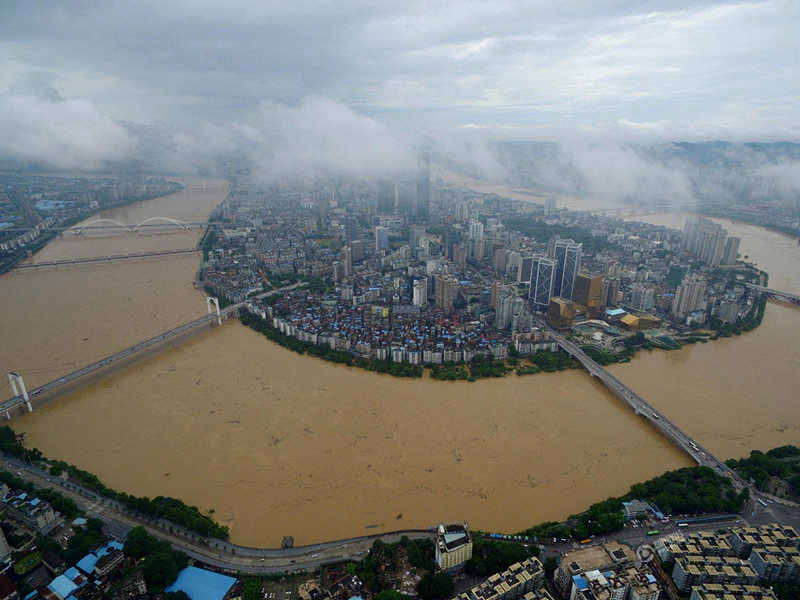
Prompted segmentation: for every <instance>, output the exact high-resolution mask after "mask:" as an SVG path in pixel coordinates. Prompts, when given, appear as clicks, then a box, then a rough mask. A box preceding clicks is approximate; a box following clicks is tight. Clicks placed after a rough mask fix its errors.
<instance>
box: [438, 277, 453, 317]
mask: <svg viewBox="0 0 800 600" xmlns="http://www.w3.org/2000/svg"><path fill="white" fill-rule="evenodd" d="M456 294H458V279H456V278H455V277H453V276H452V275H437V276H436V284H435V289H434V298H435V301H436V306H439V307H441V308H444V309H450V308H453V305H454V304H455V302H456Z"/></svg>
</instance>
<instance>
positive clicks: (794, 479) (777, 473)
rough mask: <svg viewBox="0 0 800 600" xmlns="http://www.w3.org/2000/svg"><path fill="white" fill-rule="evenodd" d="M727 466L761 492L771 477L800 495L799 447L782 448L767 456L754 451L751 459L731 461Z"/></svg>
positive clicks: (771, 451) (770, 452)
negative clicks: (779, 480)
mask: <svg viewBox="0 0 800 600" xmlns="http://www.w3.org/2000/svg"><path fill="white" fill-rule="evenodd" d="M727 464H728V466H729V467H732V468H733V469H736V472H737V473H739V475H741V476H742V478H743V479H745V480H750V481H752V482H753V483H754V485H755V486H756V487H757V488H758V489H760V490H763V489H764V488H765V487H766V485H767V483H769V480H770V478H771V477H778V478H780V479H783V480H784V481H786V482H787V483H788V484H789V485H790V486H791V487H792V489H793V490H794V492H795V493H796V494H800V448H798V447H797V446H780V447H778V448H773V449H772V450H770V451H769V452H767V453H766V454H764V453H763V452H759V451H758V450H753V451H752V452H751V453H750V457H749V458H743V459H741V460H736V459H731V460H729V461H727Z"/></svg>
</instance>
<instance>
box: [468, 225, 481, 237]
mask: <svg viewBox="0 0 800 600" xmlns="http://www.w3.org/2000/svg"><path fill="white" fill-rule="evenodd" d="M469 239H471V240H482V239H483V223H481V222H480V221H472V222H471V223H470V224H469Z"/></svg>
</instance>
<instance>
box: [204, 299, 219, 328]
mask: <svg viewBox="0 0 800 600" xmlns="http://www.w3.org/2000/svg"><path fill="white" fill-rule="evenodd" d="M206 304H207V305H208V314H212V313H213V312H214V309H216V311H217V323H218V324H219V325H222V315H221V314H220V313H219V299H218V298H213V297H212V296H207V297H206Z"/></svg>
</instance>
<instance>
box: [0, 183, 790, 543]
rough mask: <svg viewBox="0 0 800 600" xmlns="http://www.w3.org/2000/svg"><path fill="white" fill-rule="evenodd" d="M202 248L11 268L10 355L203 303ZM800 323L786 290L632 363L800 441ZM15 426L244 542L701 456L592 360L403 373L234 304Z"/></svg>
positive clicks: (398, 523)
mask: <svg viewBox="0 0 800 600" xmlns="http://www.w3.org/2000/svg"><path fill="white" fill-rule="evenodd" d="M224 195H225V192H224V190H219V191H208V190H207V191H203V190H202V189H190V190H185V191H184V192H182V193H180V194H177V195H174V196H170V197H167V198H164V199H160V200H152V201H148V202H147V203H141V204H137V205H134V206H130V207H126V208H123V209H119V210H118V211H113V212H112V214H111V215H108V216H112V217H113V218H117V219H119V220H122V221H125V222H134V221H135V222H139V221H141V220H143V219H144V218H147V217H150V216H169V217H173V218H177V219H181V220H186V221H200V220H203V219H204V218H205V216H206V215H207V214H208V212H209V211H210V209H211V208H212V207H213V206H214V205H215V204H217V203H218V202H220V201H221V200H222V198H223V197H224ZM129 211H133V212H129ZM181 211H183V212H181ZM200 215H202V216H200ZM136 219H138V220H136ZM681 226H682V223H681ZM729 229H731V228H729ZM756 232H757V233H758V232H760V233H759V235H762V236H763V239H764V241H763V244H762V245H757V244H754V243H753V244H752V247H751V242H750V241H749V239H748V238H746V237H745V236H744V235H742V244H741V250H740V251H741V252H743V253H749V254H750V256H751V259H752V260H756V261H757V262H758V263H759V266H761V267H762V268H765V269H766V270H768V271H769V272H770V273H771V275H772V278H771V280H770V283H771V284H773V285H776V286H778V285H779V282H781V281H785V282H787V285H786V287H787V289H792V288H790V287H789V283H790V282H792V281H793V282H795V283H794V285H795V287H796V286H797V285H798V283H796V282H800V277H797V273H796V271H794V270H793V269H795V270H796V269H797V268H798V264H799V263H800V261H799V260H798V258H800V256H797V255H795V254H792V252H793V249H783V250H779V249H778V248H779V247H780V248H782V247H783V246H782V244H783V242H784V238H782V237H781V236H778V235H777V234H772V233H769V232H766V233H765V232H764V231H763V230H760V229H757V228H756ZM731 234H732V235H734V234H737V233H735V232H734V231H731ZM197 235H198V233H197V232H181V233H175V234H163V235H158V236H136V235H130V234H116V235H114V236H112V235H104V236H102V237H96V236H93V237H92V238H91V239H89V238H87V239H74V238H73V239H71V238H68V237H64V238H61V239H58V240H56V241H54V242H53V243H52V244H51V245H50V246H48V248H46V249H45V250H44V251H43V252H42V253H40V254H39V255H37V256H36V257H35V258H36V260H55V259H58V258H63V257H67V256H102V255H108V254H117V253H123V252H130V251H131V250H129V249H128V250H120V248H122V247H123V246H124V247H125V248H133V247H134V246H136V247H137V248H138V247H139V245H141V247H142V249H145V248H146V249H161V248H166V247H174V248H181V247H190V246H192V245H193V244H194V243H195V242H196V238H197ZM192 236H194V237H192ZM134 239H135V240H136V241H132V240H134ZM148 244H154V245H156V246H157V247H158V248H154V247H153V245H148ZM784 251H785V252H786V253H787V254H782V252H784ZM198 260H199V258H198V257H196V256H193V255H188V256H181V257H175V258H160V259H154V260H146V261H129V262H126V263H116V264H107V265H106V264H104V265H94V266H85V267H80V268H67V269H52V270H44V269H43V270H41V271H38V272H29V273H10V274H7V275H4V276H3V277H0V298H2V300H3V307H4V317H3V320H2V322H0V336H2V339H3V340H4V344H3V345H2V348H0V358H2V364H3V365H6V366H7V367H8V368H9V369H12V368H13V369H16V370H18V371H20V372H21V373H22V374H23V375H24V376H25V378H26V381H27V382H28V385H29V387H32V386H33V385H36V384H37V383H42V382H44V381H47V380H50V379H52V378H54V377H55V376H57V375H58V374H60V373H63V372H66V371H70V370H72V368H74V367H75V366H77V365H78V364H83V363H85V362H88V361H89V360H91V359H92V358H96V357H99V356H102V355H105V354H108V353H110V352H113V351H114V350H118V349H120V348H123V347H125V346H127V345H129V344H131V343H133V342H136V341H139V340H142V339H145V338H147V337H149V336H151V335H154V334H155V333H157V332H159V331H163V330H165V329H167V328H169V327H171V326H174V325H177V324H179V323H180V322H184V321H188V320H189V319H191V318H193V317H195V316H198V315H200V314H202V313H203V312H205V305H204V303H203V298H202V295H201V294H200V293H199V292H197V291H196V290H194V289H193V287H192V284H191V281H192V279H193V276H194V273H195V270H196V268H197V263H198ZM770 261H774V264H771V263H770ZM792 261H794V262H792ZM782 278H783V279H782ZM798 334H800V310H798V309H797V308H793V307H787V306H783V305H779V304H775V303H770V305H769V306H768V309H767V314H766V317H765V319H764V322H763V324H762V326H761V327H760V328H758V329H757V330H755V331H753V332H751V333H748V334H746V335H743V336H741V337H736V338H730V339H727V340H720V341H719V342H716V343H709V344H705V345H696V346H694V347H690V348H687V349H684V350H681V351H676V352H651V353H646V354H644V355H642V356H639V357H637V358H636V359H635V360H634V361H633V362H632V363H630V364H627V365H618V366H615V367H614V372H615V374H617V375H618V376H619V377H620V378H622V379H623V380H624V381H625V382H626V383H628V384H629V385H631V386H632V387H633V388H634V389H636V390H637V391H639V392H640V393H642V395H643V396H645V397H646V398H647V399H648V400H650V401H651V402H653V403H654V404H656V405H657V406H658V407H659V408H660V409H662V410H663V411H664V412H665V413H666V414H668V415H669V416H670V417H671V418H673V419H674V420H675V421H676V422H677V423H678V424H680V425H681V426H682V427H683V428H684V429H686V430H687V431H689V432H690V433H692V434H695V435H697V436H698V438H699V439H700V440H701V441H702V443H703V444H705V445H707V446H708V447H709V448H710V449H712V450H713V451H715V452H718V453H720V454H721V455H723V456H741V455H743V454H746V453H747V452H749V450H750V449H751V448H756V447H758V448H768V447H772V446H775V445H778V444H782V443H800V414H798V411H797V410H796V400H795V397H794V396H793V395H792V394H793V391H794V389H796V388H797V384H798V383H799V382H800V377H798V375H797V373H796V369H795V366H794V365H796V364H797V361H798V358H800V357H799V356H798V349H797V344H796V343H793V340H796V339H798ZM3 390H4V393H5V394H6V395H8V387H7V386H6V387H5V388H3ZM13 426H14V427H15V428H16V429H17V430H19V431H25V432H26V434H27V436H26V443H28V444H31V445H35V446H37V447H39V448H41V449H42V450H43V451H44V452H45V454H47V455H49V456H53V457H58V458H62V459H64V460H67V461H69V462H72V463H75V464H76V465H78V466H80V467H82V468H84V469H87V470H89V471H92V472H94V473H96V474H97V475H98V476H100V478H101V479H102V480H103V481H105V482H106V483H108V484H109V485H111V486H112V487H114V488H117V489H120V490H125V491H127V492H130V493H135V494H146V495H150V496H155V495H166V496H175V497H179V498H181V499H183V500H184V501H186V502H188V503H190V504H195V505H197V506H199V507H201V508H202V509H204V510H212V509H213V510H214V517H215V518H216V519H217V520H219V521H220V522H222V523H225V524H227V525H229V526H230V527H231V537H232V540H233V541H234V542H237V543H240V544H247V545H266V546H276V545H278V544H279V543H280V540H281V537H282V536H284V535H293V536H295V540H296V543H297V544H304V543H312V542H319V541H321V540H328V539H333V538H341V537H348V536H354V535H361V534H365V533H375V532H377V531H381V530H392V529H398V528H407V527H420V526H424V527H427V526H430V525H433V524H434V523H436V522H437V521H439V520H451V519H467V520H469V521H470V523H471V525H472V526H473V527H475V528H480V529H489V530H494V531H506V532H513V531H516V530H519V529H522V528H524V527H526V526H529V525H532V524H535V523H537V522H539V521H542V520H545V519H560V518H563V517H565V516H567V515H569V514H570V513H572V512H577V511H579V510H581V509H583V508H585V507H586V506H588V505H589V504H590V503H591V502H593V501H596V500H600V499H604V498H606V497H608V496H609V495H613V494H620V493H623V492H625V491H627V488H628V487H629V486H630V484H632V483H635V482H637V481H640V480H643V479H646V478H649V477H651V476H653V475H656V474H659V473H661V472H663V471H665V470H667V469H672V468H678V467H681V466H687V465H688V464H689V462H688V459H687V458H686V457H685V456H684V455H683V454H682V453H680V452H679V451H677V450H676V449H675V448H674V447H673V446H672V445H671V444H670V443H669V442H668V441H666V440H665V439H664V438H663V437H661V436H660V435H659V434H657V433H655V432H654V431H653V430H652V429H651V428H650V427H649V426H648V425H647V424H646V422H645V421H644V420H643V419H641V418H639V417H636V416H635V415H634V414H633V413H631V412H630V411H629V410H628V409H627V408H626V407H624V406H623V405H622V403H621V402H620V401H618V400H617V399H616V398H615V397H614V396H612V395H611V394H609V393H608V392H607V391H606V390H605V389H604V388H603V387H602V386H601V385H600V384H599V383H598V382H597V381H596V380H594V379H592V378H590V377H589V376H588V375H587V374H586V373H584V372H583V371H570V372H565V373H556V374H551V375H549V374H540V375H535V376H527V377H517V376H514V377H507V378H505V379H503V380H499V381H480V382H476V383H468V382H439V381H433V380H430V379H424V380H402V379H395V378H391V377H388V376H382V375H377V374H374V373H368V372H363V371H359V370H355V369H351V368H348V367H344V366H341V365H334V364H330V363H325V362H322V361H319V360H315V359H312V358H309V357H305V356H298V355H297V354H294V353H291V352H289V351H287V350H285V349H283V348H281V347H279V346H276V345H274V344H271V343H269V342H267V341H266V340H265V339H264V338H263V337H261V336H259V335H258V334H256V333H254V332H253V331H251V330H249V329H247V328H245V327H242V326H241V325H240V324H239V323H238V322H237V321H229V322H226V323H225V324H224V325H223V326H222V327H218V326H215V327H213V328H212V327H210V328H207V329H205V330H202V331H201V332H199V333H198V334H196V335H194V336H193V337H191V338H189V339H188V340H183V341H181V342H180V343H176V344H174V345H173V346H172V347H170V348H169V349H167V350H165V351H163V352H160V353H157V354H152V355H149V356H147V357H143V358H142V359H140V360H138V361H136V362H135V363H133V364H131V365H128V366H125V367H122V368H119V369H117V370H115V371H113V372H111V373H110V374H108V375H106V376H104V377H98V378H96V379H94V380H92V381H90V382H89V383H88V384H87V385H85V386H82V387H80V388H78V389H76V390H74V391H72V392H69V393H68V394H65V395H63V396H62V397H60V398H59V399H58V400H57V401H51V402H48V403H45V404H44V405H40V406H38V407H37V408H36V410H35V412H33V413H32V414H30V415H27V414H26V415H16V416H15V417H14V421H13ZM373 526H377V527H373Z"/></svg>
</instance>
